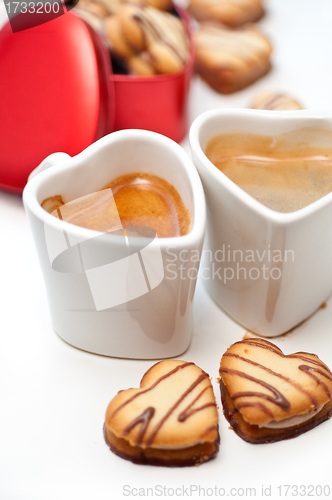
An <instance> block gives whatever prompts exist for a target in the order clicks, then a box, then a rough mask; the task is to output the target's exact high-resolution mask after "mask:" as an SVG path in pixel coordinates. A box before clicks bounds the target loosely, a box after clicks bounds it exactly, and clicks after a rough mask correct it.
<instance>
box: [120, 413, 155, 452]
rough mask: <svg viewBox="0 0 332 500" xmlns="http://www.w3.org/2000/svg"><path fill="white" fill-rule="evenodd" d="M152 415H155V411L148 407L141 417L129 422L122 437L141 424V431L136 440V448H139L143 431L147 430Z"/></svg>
mask: <svg viewBox="0 0 332 500" xmlns="http://www.w3.org/2000/svg"><path fill="white" fill-rule="evenodd" d="M154 414H155V409H154V408H153V407H152V406H150V407H149V408H147V409H146V410H145V411H143V413H141V415H138V417H136V418H135V419H134V420H133V421H132V422H130V424H128V425H127V427H126V428H125V429H124V431H123V435H124V436H126V435H127V434H129V432H130V431H131V430H132V429H133V428H134V427H136V425H138V424H142V427H141V430H140V432H139V434H138V436H137V440H136V446H139V445H140V444H141V443H142V441H143V437H144V434H145V431H146V429H147V428H148V425H149V423H150V420H151V419H152V417H153V415H154Z"/></svg>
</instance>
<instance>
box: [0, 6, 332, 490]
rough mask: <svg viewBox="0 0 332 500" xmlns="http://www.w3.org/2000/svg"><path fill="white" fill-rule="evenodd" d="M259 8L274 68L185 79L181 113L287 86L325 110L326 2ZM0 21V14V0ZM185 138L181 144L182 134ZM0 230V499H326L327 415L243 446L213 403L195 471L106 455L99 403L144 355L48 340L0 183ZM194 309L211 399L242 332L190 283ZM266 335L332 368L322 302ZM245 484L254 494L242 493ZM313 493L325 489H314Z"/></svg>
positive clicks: (330, 89) (331, 315)
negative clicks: (297, 431) (296, 431)
mask: <svg viewBox="0 0 332 500" xmlns="http://www.w3.org/2000/svg"><path fill="white" fill-rule="evenodd" d="M266 6H267V15H266V16H265V18H264V19H263V20H262V21H261V22H260V23H259V24H260V26H261V28H262V29H263V30H264V31H265V32H266V33H267V34H268V35H269V36H270V38H271V41H272V43H273V47H274V54H273V70H272V71H271V73H270V74H269V75H268V76H266V77H265V78H264V79H262V80H260V81H259V82H257V83H256V84H255V85H253V86H251V87H250V88H248V89H246V90H244V91H242V92H239V93H237V94H234V95H232V96H220V95H218V94H216V93H215V92H214V91H212V90H211V89H209V88H208V87H207V86H206V85H205V84H204V83H203V82H201V81H200V80H199V79H195V80H194V82H193V86H192V90H191V96H190V98H191V106H190V121H192V120H193V119H194V118H195V117H196V116H197V115H198V114H199V113H201V112H203V111H205V110H208V109H212V108H215V107H248V105H249V103H250V101H251V99H252V97H253V96H254V95H255V94H256V93H257V92H258V91H260V90H263V89H271V90H276V91H286V92H288V93H290V94H291V95H293V96H294V97H296V98H298V99H299V100H300V101H301V102H302V103H303V105H304V106H305V107H307V108H310V109H330V110H331V113H332V57H331V52H332V2H331V1H330V0H316V1H315V2H312V1H310V0H274V1H272V0H271V1H267V2H266ZM0 19H1V20H4V19H5V13H4V8H3V5H2V4H1V5H0ZM2 77H3V75H1V78H2ZM0 147H1V137H0ZM184 147H185V149H186V150H187V151H188V144H187V141H185V143H184ZM331 223H332V221H331ZM0 234H1V246H0V304H1V309H0V500H76V499H79V500H87V499H89V500H90V499H92V498H93V499H97V500H104V499H105V500H106V499H108V500H109V499H113V498H114V499H120V498H126V497H129V498H134V497H135V496H138V495H140V498H151V497H158V498H168V497H173V498H179V497H180V496H181V495H180V493H183V495H182V496H183V497H186V496H188V497H190V494H191V498H199V497H200V498H207V497H210V498H211V497H212V498H219V497H221V495H222V494H224V496H231V497H233V498H249V497H250V498H264V497H265V496H268V494H269V493H271V495H270V497H271V498H289V497H292V496H293V497H294V496H302V497H303V496H304V497H305V498H306V497H307V496H308V497H309V496H310V497H311V498H318V495H319V490H316V493H315V490H312V488H308V486H309V485H313V486H316V485H323V486H324V485H329V486H330V498H331V496H332V479H331V472H330V471H331V465H332V458H331V445H332V422H325V423H323V424H322V425H320V426H318V427H316V428H315V429H313V430H312V431H310V432H308V433H306V434H304V435H302V436H300V437H298V438H296V439H294V440H289V441H283V442H279V443H275V444H270V445H251V444H248V443H245V442H244V441H242V440H241V439H240V438H239V437H238V436H236V434H235V433H234V432H233V431H231V430H229V429H228V423H227V422H226V420H225V419H224V417H223V415H222V412H221V411H220V436H221V443H220V452H219V454H218V457H217V458H216V459H215V460H213V461H211V462H208V463H206V464H203V465H201V466H200V467H198V468H184V469H167V468H155V467H149V466H138V465H134V464H132V463H131V462H127V461H125V460H122V459H121V458H119V457H117V456H115V455H114V454H113V453H111V452H110V450H109V449H108V447H107V446H106V444H105V443H104V439H103V433H102V427H103V419H104V413H105V410H106V407H107V404H108V402H109V401H110V399H111V398H112V397H113V396H114V395H115V394H116V393H117V391H118V390H120V389H125V388H129V387H135V386H137V385H138V383H139V381H140V379H141V376H142V375H143V373H144V372H145V371H146V370H147V369H148V368H149V367H150V366H151V364H152V362H151V361H132V360H120V359H112V358H106V357H102V356H97V355H93V354H89V353H86V352H83V351H80V350H78V349H75V348H73V347H71V346H69V345H67V344H66V343H64V342H63V341H62V340H60V338H58V337H57V335H56V334H55V333H54V332H53V331H52V328H51V325H50V318H49V312H48V305H47V301H46V295H45V290H44V284H43V280H42V276H41V272H40V269H39V265H38V261H37V256H36V252H35V249H34V245H33V241H32V237H31V234H30V230H29V227H28V222H27V218H26V215H25V212H24V209H23V205H22V201H21V197H20V196H17V195H13V194H9V193H6V192H1V191H0ZM331 258H332V256H331ZM194 314H195V327H194V335H193V340H192V343H191V345H190V347H189V349H188V351H187V352H186V353H185V354H184V355H183V356H182V359H184V360H186V361H194V362H195V363H197V364H198V365H199V366H200V367H201V368H203V369H204V370H206V371H207V372H208V373H210V375H211V376H212V377H213V384H214V389H215V394H216V398H217V402H218V403H220V396H219V389H218V384H217V382H216V377H217V376H218V367H219V361H220V357H221V355H222V354H223V352H224V351H225V350H226V348H227V347H228V346H229V345H230V344H231V343H233V342H234V341H236V340H239V339H241V338H242V337H243V335H244V333H245V330H244V329H243V328H241V327H240V326H239V325H237V324H236V323H234V322H233V321H232V320H231V319H230V318H229V317H227V316H226V315H225V314H224V313H223V312H222V311H221V310H219V309H218V308H217V306H215V305H214V303H213V302H212V300H211V299H210V298H209V297H208V295H207V294H206V292H205V289H204V287H203V284H202V283H201V282H199V283H198V287H197V291H196V296H195V313H194ZM275 343H276V344H277V345H278V346H279V347H280V348H281V349H283V350H284V352H285V353H287V354H288V353H290V352H293V351H298V350H302V351H309V352H314V353H316V354H318V355H319V356H320V357H321V358H322V359H323V361H325V362H326V363H327V364H328V365H329V366H330V367H332V301H331V300H330V301H329V302H328V304H327V307H326V308H325V309H320V310H319V311H318V312H317V313H316V314H315V315H313V316H312V317H311V318H310V319H308V320H307V321H305V322H304V323H303V324H302V325H301V326H299V327H298V328H297V329H295V330H294V331H293V332H291V333H289V334H287V335H286V336H283V337H280V338H278V339H275ZM190 485H192V490H191V491H190ZM279 485H298V486H300V485H305V486H307V489H306V490H304V489H303V488H302V489H301V490H300V489H299V490H298V491H297V493H296V490H295V488H293V490H289V491H288V494H287V496H286V495H285V493H286V489H285V488H284V487H282V488H281V490H280V489H278V486H279ZM215 487H216V488H217V490H215V491H214V492H213V491H212V489H213V488H215ZM262 487H263V488H264V490H262ZM270 487H271V489H270V490H269V489H266V488H270ZM135 488H136V489H135ZM137 488H142V490H139V489H137ZM148 488H150V490H148ZM151 488H152V489H151ZM153 488H155V489H153ZM176 488H180V489H178V490H176ZM182 488H184V490H182ZM186 488H187V489H186ZM195 488H196V489H195ZM199 488H201V490H200V493H199V491H198V489H199ZM208 488H210V489H208ZM220 488H224V489H225V491H223V490H221V489H220ZM231 488H243V490H241V489H240V490H237V491H236V490H231ZM246 488H255V492H254V490H251V492H249V491H247V494H246V491H245V489H246ZM218 489H219V490H218ZM327 491H328V490H327V489H325V493H326V492H327ZM211 492H212V493H213V495H211ZM301 492H302V494H301ZM311 492H312V494H311V495H309V493H311ZM129 493H130V495H129ZM204 493H205V496H204ZM254 493H255V495H254ZM263 493H265V494H263ZM303 493H305V494H303ZM144 494H145V496H144ZM152 494H154V495H152ZM321 498H327V497H326V496H325V495H324V492H323V494H322V495H321Z"/></svg>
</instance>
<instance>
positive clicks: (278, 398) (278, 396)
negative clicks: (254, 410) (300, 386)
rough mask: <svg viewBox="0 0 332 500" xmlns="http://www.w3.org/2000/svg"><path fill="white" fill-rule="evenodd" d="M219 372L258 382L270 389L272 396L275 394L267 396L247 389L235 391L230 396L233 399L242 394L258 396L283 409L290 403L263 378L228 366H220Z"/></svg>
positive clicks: (286, 408)
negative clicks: (245, 390) (246, 390)
mask: <svg viewBox="0 0 332 500" xmlns="http://www.w3.org/2000/svg"><path fill="white" fill-rule="evenodd" d="M220 373H228V374H229V375H237V376H239V377H242V378H246V379H248V380H251V381H252V382H255V383H257V384H259V385H262V386H263V387H265V388H266V389H268V390H269V391H271V392H272V394H274V396H275V397H272V396H269V395H268V394H264V393H261V392H256V391H252V392H251V391H250V392H249V391H248V392H237V393H235V394H233V395H232V396H231V398H232V400H233V401H234V400H235V399H238V398H241V397H243V396H246V397H252V396H256V397H260V398H262V399H266V400H268V401H270V402H271V403H274V404H276V405H277V406H279V407H280V408H281V409H283V410H285V411H287V410H289V408H290V403H289V401H288V400H287V399H286V398H285V397H284V395H283V394H281V392H279V391H278V389H276V388H275V387H273V386H272V385H270V384H268V383H266V382H264V381H263V380H260V379H257V378H255V377H252V376H251V375H248V374H247V373H244V372H241V371H239V370H232V369H230V368H221V369H220ZM248 404H249V403H248Z"/></svg>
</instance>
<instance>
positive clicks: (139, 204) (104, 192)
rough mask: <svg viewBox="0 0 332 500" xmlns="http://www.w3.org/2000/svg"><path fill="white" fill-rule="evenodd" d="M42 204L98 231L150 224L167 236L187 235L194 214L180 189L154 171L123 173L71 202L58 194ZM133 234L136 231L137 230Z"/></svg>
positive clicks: (162, 236) (60, 215) (57, 213)
mask: <svg viewBox="0 0 332 500" xmlns="http://www.w3.org/2000/svg"><path fill="white" fill-rule="evenodd" d="M41 205H42V207H43V208H45V210H47V211H48V212H50V213H51V214H52V215H54V216H55V217H58V218H60V219H62V220H64V221H66V222H70V223H72V224H75V225H77V226H81V227H85V228H88V229H94V230H96V231H103V232H112V231H116V230H118V229H121V228H122V227H127V226H130V227H133V226H140V227H142V226H146V227H149V228H152V229H154V230H155V231H156V233H157V236H158V237H159V238H166V237H174V236H183V235H185V234H187V233H188V232H189V230H190V214H189V211H188V210H187V209H186V207H185V205H184V203H183V201H182V199H181V197H180V195H179V193H178V192H177V190H176V189H175V188H174V186H172V185H171V184H169V183H168V182H167V181H165V180H164V179H161V178H160V177H158V176H156V175H152V174H146V173H140V172H135V173H131V174H127V175H123V176H120V177H117V178H116V179H114V180H112V181H111V182H109V183H108V184H106V186H104V187H103V188H102V189H101V190H99V191H96V192H94V193H91V194H88V195H86V196H83V197H81V198H78V199H75V200H73V201H70V202H68V203H65V200H64V199H63V198H62V196H61V195H56V196H52V197H49V198H47V199H45V200H43V202H42V204H41ZM131 235H135V234H133V230H131Z"/></svg>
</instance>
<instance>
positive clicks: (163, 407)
mask: <svg viewBox="0 0 332 500" xmlns="http://www.w3.org/2000/svg"><path fill="white" fill-rule="evenodd" d="M104 435H105V440H106V442H107V444H108V445H109V447H110V448H111V450H112V451H113V452H114V453H116V454H117V455H119V456H120V457H122V458H125V459H127V460H131V461H132V462H134V463H140V464H150V465H164V466H167V467H182V466H187V465H199V464H201V463H203V462H206V461H207V460H210V459H212V458H214V457H215V456H216V454H217V452H218V449H219V432H218V412H217V408H216V402H215V398H214V394H213V389H212V385H211V382H210V379H209V376H208V374H207V373H205V372H204V371H203V370H201V369H200V368H199V367H198V366H196V365H195V364H194V363H188V362H185V361H180V360H167V361H161V362H159V363H156V364H155V365H153V366H152V367H151V368H150V369H149V370H148V371H147V372H146V373H145V374H144V376H143V378H142V380H141V384H140V388H139V389H127V390H124V391H120V392H119V393H118V394H117V395H116V396H115V397H114V398H113V399H112V401H111V402H110V403H109V405H108V408H107V411H106V417H105V425H104Z"/></svg>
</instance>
